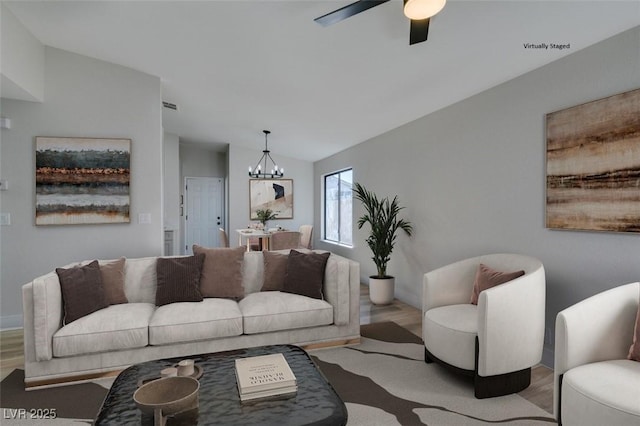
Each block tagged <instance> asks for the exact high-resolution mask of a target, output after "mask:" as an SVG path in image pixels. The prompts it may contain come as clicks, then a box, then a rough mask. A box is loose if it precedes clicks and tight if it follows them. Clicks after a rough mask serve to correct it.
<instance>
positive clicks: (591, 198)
mask: <svg viewBox="0 0 640 426" xmlns="http://www.w3.org/2000/svg"><path fill="white" fill-rule="evenodd" d="M547 227H548V228H558V229H576V230H596V231H612V232H640V89H637V90H633V91H630V92H626V93H621V94H619V95H615V96H611V97H608V98H605V99H600V100H597V101H593V102H589V103H586V104H583V105H578V106H576V107H573V108H568V109H565V110H562V111H557V112H554V113H551V114H547Z"/></svg>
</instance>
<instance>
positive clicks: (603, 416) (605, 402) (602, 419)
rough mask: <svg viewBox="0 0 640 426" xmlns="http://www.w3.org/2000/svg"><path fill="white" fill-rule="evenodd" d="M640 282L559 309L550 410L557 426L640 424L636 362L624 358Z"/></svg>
mask: <svg viewBox="0 0 640 426" xmlns="http://www.w3.org/2000/svg"><path fill="white" fill-rule="evenodd" d="M639 297H640V282H636V283H631V284H625V285H622V286H619V287H615V288H612V289H610V290H607V291H604V292H602V293H598V294H596V295H594V296H591V297H589V298H588V299H585V300H583V301H581V302H579V303H577V304H575V305H573V306H570V307H569V308H567V309H565V310H563V311H561V312H560V313H558V316H557V317H556V343H555V354H554V358H555V362H554V388H553V399H554V414H555V416H556V419H557V420H558V424H560V425H580V426H590V425H593V426H600V425H607V426H627V425H640V362H637V361H631V360H628V359H627V355H628V354H629V347H630V346H631V342H632V341H633V331H634V326H635V323H636V315H637V313H638V299H639Z"/></svg>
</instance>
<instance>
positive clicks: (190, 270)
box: [156, 253, 204, 306]
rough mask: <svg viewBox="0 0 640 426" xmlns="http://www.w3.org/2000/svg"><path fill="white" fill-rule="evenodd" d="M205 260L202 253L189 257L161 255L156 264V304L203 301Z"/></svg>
mask: <svg viewBox="0 0 640 426" xmlns="http://www.w3.org/2000/svg"><path fill="white" fill-rule="evenodd" d="M203 261H204V254H202V253H200V254H196V255H195V256H188V257H159V258H158V263H157V264H156V272H157V274H158V288H157V290H156V306H162V305H168V304H169V303H176V302H202V294H200V274H201V271H202V262H203Z"/></svg>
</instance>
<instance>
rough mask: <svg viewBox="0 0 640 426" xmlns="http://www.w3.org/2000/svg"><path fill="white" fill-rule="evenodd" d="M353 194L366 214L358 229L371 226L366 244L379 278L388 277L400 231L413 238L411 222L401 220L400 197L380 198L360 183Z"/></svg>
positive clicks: (362, 217) (360, 220)
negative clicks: (388, 265) (388, 268)
mask: <svg viewBox="0 0 640 426" xmlns="http://www.w3.org/2000/svg"><path fill="white" fill-rule="evenodd" d="M354 186H355V188H354V190H353V193H354V194H355V197H356V199H357V200H359V201H360V202H362V205H363V207H364V209H365V212H366V213H365V214H364V215H362V216H361V217H360V218H359V219H358V229H361V228H362V227H363V226H364V225H365V224H369V226H370V227H371V232H370V233H369V237H367V239H366V242H367V245H368V246H369V248H370V249H371V252H372V253H373V257H372V259H373V262H374V263H375V265H376V268H377V269H378V278H382V277H385V276H386V275H387V263H388V262H389V260H390V259H391V253H392V252H393V247H394V246H395V242H396V236H397V232H398V230H399V229H402V230H403V231H404V232H405V233H406V234H407V235H409V236H411V235H412V233H413V227H412V226H411V222H409V221H407V220H405V219H399V218H398V214H399V213H400V210H402V209H403V208H404V207H400V205H399V202H398V197H397V196H395V197H393V200H389V198H388V197H385V198H380V199H379V198H378V197H377V196H376V194H374V193H373V192H371V191H369V190H367V189H366V188H365V187H364V186H362V185H361V184H360V183H357V182H356V183H355V185H354Z"/></svg>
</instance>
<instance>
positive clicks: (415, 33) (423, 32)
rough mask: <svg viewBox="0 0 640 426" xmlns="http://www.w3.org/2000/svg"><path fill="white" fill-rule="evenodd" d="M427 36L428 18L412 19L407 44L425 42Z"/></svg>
mask: <svg viewBox="0 0 640 426" xmlns="http://www.w3.org/2000/svg"><path fill="white" fill-rule="evenodd" d="M427 35H429V18H427V19H420V20H417V19H412V20H411V30H410V32H409V44H410V45H411V44H416V43H422V42H423V41H427Z"/></svg>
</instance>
